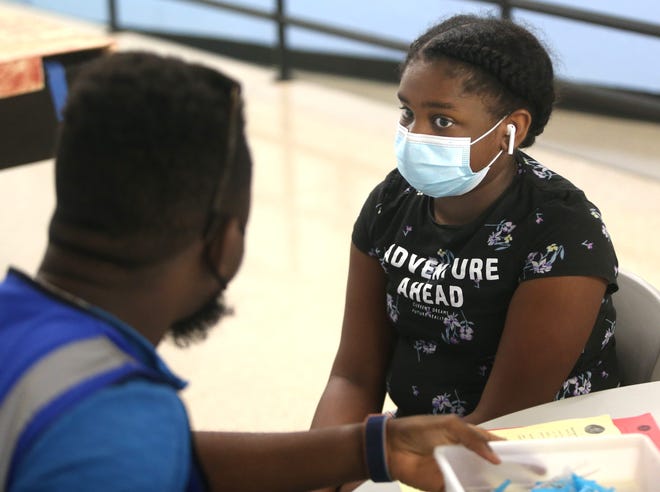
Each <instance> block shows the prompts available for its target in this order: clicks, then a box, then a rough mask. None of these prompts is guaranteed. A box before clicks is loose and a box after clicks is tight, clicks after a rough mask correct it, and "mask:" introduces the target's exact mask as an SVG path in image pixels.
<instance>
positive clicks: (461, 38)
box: [401, 15, 555, 147]
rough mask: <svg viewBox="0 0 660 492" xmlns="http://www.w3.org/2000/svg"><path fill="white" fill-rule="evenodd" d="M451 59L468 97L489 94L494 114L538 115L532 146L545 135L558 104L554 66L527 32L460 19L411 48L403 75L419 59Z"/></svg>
mask: <svg viewBox="0 0 660 492" xmlns="http://www.w3.org/2000/svg"><path fill="white" fill-rule="evenodd" d="M444 58H448V59H451V60H454V61H455V62H456V64H455V67H454V75H455V76H460V77H461V78H462V79H463V83H464V89H465V91H466V92H468V93H474V94H480V95H486V96H487V98H488V100H489V101H492V104H491V106H490V107H489V111H490V112H491V113H493V115H494V116H495V117H498V118H499V117H502V116H504V115H506V114H508V113H510V112H511V111H513V110H515V109H517V108H521V107H522V108H525V109H527V110H528V111H529V112H530V113H531V115H532V122H531V125H530V128H529V131H528V133H527V137H526V138H525V140H524V141H523V142H522V143H521V147H529V146H530V145H532V144H533V143H534V141H535V139H536V136H537V135H540V134H541V133H543V129H544V128H545V125H546V124H547V122H548V120H549V118H550V114H551V113H552V108H553V104H554V102H555V87H554V71H553V68H552V61H551V60H550V57H549V55H548V52H547V51H546V49H545V48H544V47H543V46H542V44H541V43H540V41H539V40H538V39H537V38H536V37H535V36H534V35H533V34H532V33H531V32H529V31H528V30H527V29H525V28H523V27H521V26H519V25H518V24H515V23H513V22H511V21H508V20H502V19H498V18H495V17H479V16H474V15H457V16H454V17H451V18H449V19H447V20H445V21H444V22H441V23H440V24H437V25H435V26H433V27H431V28H430V29H429V30H428V31H426V32H425V33H424V34H422V35H421V36H420V37H419V38H417V39H416V40H415V41H413V43H412V44H411V45H410V48H409V50H408V55H407V57H406V59H405V61H404V62H403V64H402V66H401V73H403V71H404V70H405V69H406V67H407V66H408V65H409V64H410V63H411V62H412V61H414V60H418V59H422V60H425V61H433V60H438V59H444Z"/></svg>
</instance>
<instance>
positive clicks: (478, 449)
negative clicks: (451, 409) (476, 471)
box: [449, 420, 501, 464]
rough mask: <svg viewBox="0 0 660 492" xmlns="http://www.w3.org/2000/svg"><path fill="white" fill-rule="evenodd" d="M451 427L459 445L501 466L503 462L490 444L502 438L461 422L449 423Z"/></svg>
mask: <svg viewBox="0 0 660 492" xmlns="http://www.w3.org/2000/svg"><path fill="white" fill-rule="evenodd" d="M449 425H450V426H451V428H452V431H453V433H454V436H455V437H456V440H457V441H458V443H459V444H462V445H463V446H465V447H466V448H468V449H469V450H470V451H473V452H475V453H477V454H478V455H479V456H481V457H482V458H485V459H487V460H488V461H490V462H491V463H494V464H499V463H500V462H501V460H500V458H499V456H497V454H496V453H495V452H494V451H493V450H492V448H491V447H490V445H489V444H488V443H489V442H490V441H495V440H500V438H498V437H497V436H495V435H493V434H491V433H490V432H488V431H485V430H483V429H479V428H478V427H475V426H474V425H471V424H466V423H465V422H463V421H461V420H458V421H455V420H452V421H451V422H449Z"/></svg>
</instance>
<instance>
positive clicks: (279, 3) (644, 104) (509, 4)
mask: <svg viewBox="0 0 660 492" xmlns="http://www.w3.org/2000/svg"><path fill="white" fill-rule="evenodd" d="M179 1H180V2H183V3H188V4H196V5H204V6H208V7H213V8H217V9H220V10H225V11H229V12H233V13H238V14H243V15H246V16H250V17H253V18H258V19H265V20H271V21H273V22H275V23H276V24H277V33H278V36H277V43H276V45H275V46H273V52H274V54H275V60H276V63H277V66H278V79H279V80H289V79H291V77H292V63H291V52H292V51H291V50H290V48H289V46H288V43H287V28H289V27H297V28H301V29H306V30H309V31H313V32H316V33H323V34H328V35H331V36H336V37H339V38H342V39H347V40H352V41H358V42H361V43H366V44H368V45H371V46H376V47H379V48H389V49H393V50H397V51H401V52H402V53H405V52H406V51H407V50H408V43H406V42H402V41H399V40H396V39H392V38H388V37H382V36H376V35H373V34H367V33H363V32H359V31H356V30H353V29H343V28H340V27H337V26H332V25H329V24H325V23H322V22H315V21H311V20H308V19H303V18H300V17H296V16H292V15H287V14H286V5H285V0H276V1H275V2H274V10H272V11H269V10H263V9H258V8H254V7H247V6H243V5H236V4H234V3H232V2H226V1H222V0H179ZM466 1H471V2H481V3H488V4H493V5H497V6H499V7H500V15H501V16H502V17H503V18H511V17H512V12H513V10H514V9H519V10H524V11H528V12H535V13H540V14H544V15H549V16H554V17H559V18H562V19H567V20H573V21H578V22H583V23H587V24H592V25H597V26H601V27H607V28H611V29H616V30H621V31H626V32H630V33H636V34H642V35H647V36H652V37H655V38H660V24H654V23H650V22H643V21H638V20H633V19H627V18H621V17H616V16H612V15H607V14H601V13H597V12H593V11H589V10H584V9H578V8H573V7H564V6H559V5H551V4H547V3H544V2H539V1H532V0H466ZM117 5H118V0H108V18H109V22H108V23H109V28H110V30H112V31H118V30H120V29H121V26H120V25H119V15H118V8H117ZM563 85H564V87H566V86H571V85H574V86H575V87H576V88H577V89H578V90H577V92H578V93H579V94H580V96H579V98H583V97H584V96H585V94H588V93H589V91H588V90H587V88H588V86H584V85H580V84H570V83H567V82H564V83H563ZM592 93H593V94H594V97H596V98H597V99H598V100H599V101H600V102H602V101H603V100H607V101H609V102H610V103H613V104H614V106H615V107H619V108H621V107H626V108H630V105H631V104H632V105H633V106H638V109H639V115H640V116H641V117H642V118H643V119H651V120H654V121H660V100H655V98H653V96H651V95H649V98H644V97H642V100H641V101H636V99H635V96H634V95H632V96H631V94H629V93H627V92H625V91H622V92H621V94H619V95H617V94H616V91H612V93H610V92H608V91H606V90H605V91H603V90H602V89H599V88H596V89H595V90H594V91H592ZM658 96H659V98H658V99H660V95H658ZM640 97H641V96H640ZM648 99H650V101H649V100H648ZM617 101H618V102H617ZM649 103H650V107H649ZM628 112H629V111H628ZM633 112H634V111H633Z"/></svg>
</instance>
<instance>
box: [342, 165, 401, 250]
mask: <svg viewBox="0 0 660 492" xmlns="http://www.w3.org/2000/svg"><path fill="white" fill-rule="evenodd" d="M402 185H407V183H405V181H404V179H403V177H402V176H401V174H399V172H398V171H397V170H396V169H395V170H393V171H391V172H390V173H389V174H388V175H387V177H386V178H385V179H384V180H383V181H382V182H381V183H379V184H378V185H377V186H376V187H375V188H374V189H373V190H372V191H371V193H370V194H369V196H368V197H367V199H366V201H365V202H364V205H362V210H361V211H360V214H359V215H358V218H357V220H356V221H355V224H354V225H353V235H352V237H351V240H352V241H353V244H355V246H356V247H357V248H358V249H359V250H360V251H362V252H363V253H367V254H370V253H372V251H371V250H372V248H373V237H374V228H375V227H376V225H377V223H378V222H379V221H381V220H382V219H383V213H384V212H387V211H388V210H390V209H392V207H393V206H394V203H393V202H394V197H395V196H396V195H397V191H398V190H399V188H400V187H401V186H402Z"/></svg>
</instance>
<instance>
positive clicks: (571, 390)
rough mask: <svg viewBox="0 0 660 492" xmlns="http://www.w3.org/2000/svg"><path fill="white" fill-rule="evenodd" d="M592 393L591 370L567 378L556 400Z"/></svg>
mask: <svg viewBox="0 0 660 492" xmlns="http://www.w3.org/2000/svg"><path fill="white" fill-rule="evenodd" d="M587 393H591V371H586V372H583V373H582V374H578V375H577V376H574V377H572V378H569V379H567V380H566V381H564V383H563V384H562V385H561V389H560V390H559V391H558V392H557V395H556V396H555V400H562V399H564V398H568V397H570V396H579V395H586V394H587Z"/></svg>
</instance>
